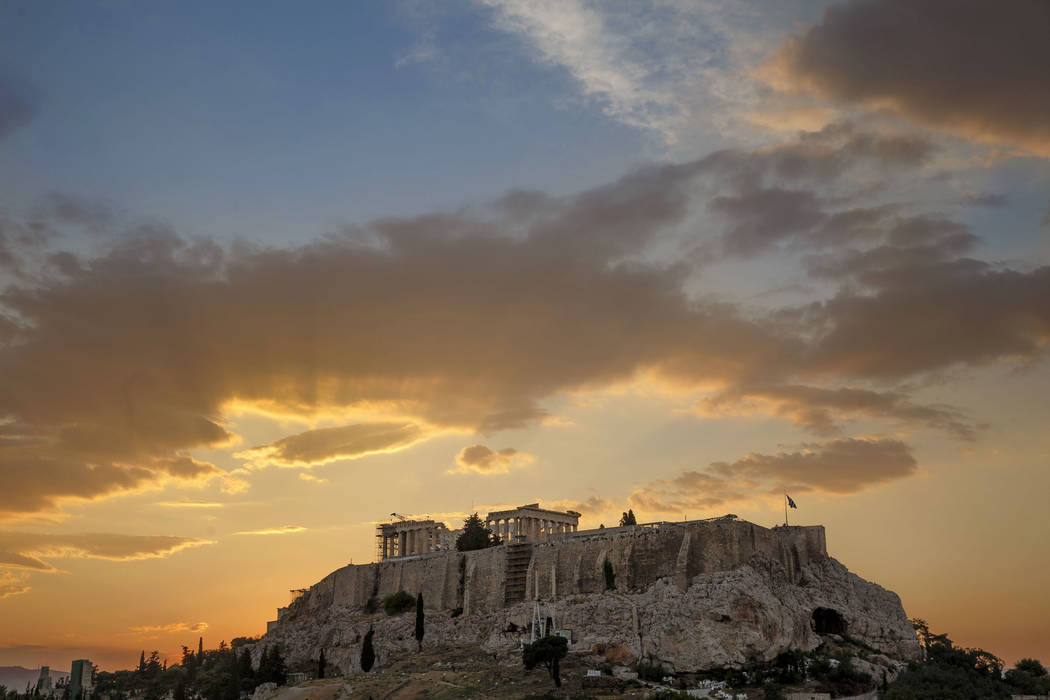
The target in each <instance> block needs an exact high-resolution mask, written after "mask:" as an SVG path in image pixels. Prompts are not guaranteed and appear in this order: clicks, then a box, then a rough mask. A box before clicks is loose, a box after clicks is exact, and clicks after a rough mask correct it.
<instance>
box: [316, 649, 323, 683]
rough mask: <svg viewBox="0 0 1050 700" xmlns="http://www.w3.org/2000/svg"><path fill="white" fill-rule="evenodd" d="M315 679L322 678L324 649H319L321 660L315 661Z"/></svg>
mask: <svg viewBox="0 0 1050 700" xmlns="http://www.w3.org/2000/svg"><path fill="white" fill-rule="evenodd" d="M317 677H318V678H324V647H321V658H320V659H318V660H317Z"/></svg>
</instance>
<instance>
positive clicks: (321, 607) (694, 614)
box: [254, 518, 922, 673]
mask: <svg viewBox="0 0 1050 700" xmlns="http://www.w3.org/2000/svg"><path fill="white" fill-rule="evenodd" d="M399 590H404V591H407V592H408V593H410V594H412V595H413V596H415V595H416V594H417V593H420V592H422V593H423V596H424V601H425V605H426V609H427V616H426V643H427V644H434V645H477V646H479V647H480V648H481V649H482V650H484V651H485V652H488V653H492V654H495V655H497V656H502V655H507V654H514V653H516V652H517V650H518V648H519V646H520V642H521V640H522V638H525V639H526V641H527V640H528V637H529V632H530V625H531V624H532V620H533V617H534V613H535V611H536V610H537V604H539V610H540V611H541V614H542V616H543V617H544V618H546V617H550V618H552V621H553V623H554V624H555V626H556V627H557V628H558V629H560V630H564V631H566V632H565V633H566V634H569V635H571V640H572V648H573V649H576V650H587V651H593V650H604V651H606V653H612V654H614V655H615V656H616V657H617V658H616V660H617V661H618V662H620V663H630V662H631V661H633V660H636V659H640V658H646V659H651V660H653V661H655V662H659V663H661V664H663V665H664V666H665V667H666V668H667V669H668V670H674V671H677V672H683V671H701V670H708V669H714V668H727V667H732V668H740V667H744V666H749V665H755V664H762V663H766V662H769V661H772V660H773V659H775V658H776V657H777V655H778V654H780V653H782V652H784V651H788V650H801V651H809V650H812V649H814V648H816V647H817V646H819V645H820V643H821V637H822V635H831V634H833V635H840V636H848V637H849V638H850V639H852V640H854V641H856V642H858V643H860V644H863V645H866V646H868V647H870V648H872V649H874V650H877V651H878V652H880V653H881V654H884V655H885V656H886V657H889V659H896V660H912V659H918V658H920V657H921V654H922V651H921V648H920V646H919V644H918V641H917V639H916V636H915V632H914V630H913V629H912V626H911V624H910V623H909V622H908V619H907V617H906V616H905V614H904V610H903V608H902V607H901V602H900V598H898V597H897V595H896V594H895V593H893V592H891V591H888V590H886V589H884V588H882V587H881V586H878V585H876V584H874V583H871V582H868V581H865V580H863V579H861V578H860V577H858V576H856V575H854V574H852V573H850V572H849V571H847V570H846V568H845V567H844V566H842V564H840V563H839V562H837V561H835V560H834V559H832V558H831V557H829V556H828V554H827V551H826V546H825V536H824V528H823V527H822V526H816V527H777V528H772V529H769V528H764V527H761V526H758V525H755V524H753V523H748V522H744V521H739V520H735V519H732V518H723V519H718V520H714V521H693V522H685V523H660V524H659V525H657V526H648V527H642V526H634V527H625V528H610V529H608V530H598V531H590V532H579V533H572V534H568V535H565V536H564V537H561V538H557V539H554V540H553V541H550V542H547V543H544V544H537V545H505V546H500V547H493V548H490V549H486V550H480V551H476V552H438V553H433V554H427V555H421V556H417V557H406V558H402V559H397V560H386V561H383V562H381V563H378V564H364V565H354V566H347V567H344V568H342V569H339V570H337V571H335V572H333V573H332V574H329V575H328V576H326V577H325V578H324V579H323V580H321V581H320V582H318V583H317V584H315V585H314V586H312V587H310V589H308V590H307V592H306V593H305V594H304V595H303V596H302V597H301V598H299V599H298V600H297V601H296V602H295V603H293V604H292V605H291V606H290V607H289V608H288V609H287V610H285V611H283V614H281V615H280V616H279V619H278V620H277V621H275V622H272V623H270V624H269V628H268V631H267V634H266V635H265V637H264V638H263V639H262V641H261V643H260V644H258V645H256V648H255V650H254V654H255V656H256V657H258V655H260V654H261V653H262V650H263V648H264V647H266V646H267V645H269V644H275V643H276V644H280V645H281V648H282V650H283V652H284V655H285V657H286V658H287V659H288V660H289V661H291V662H292V663H295V662H297V661H306V660H309V659H316V658H317V657H318V655H319V654H320V650H321V648H324V650H325V655H326V658H327V659H328V661H329V663H332V664H335V665H337V666H338V667H339V668H341V669H342V670H343V671H344V672H346V673H351V672H354V671H357V670H360V669H359V666H358V663H359V662H358V660H359V659H360V653H361V644H362V639H363V637H364V635H365V633H366V632H367V631H368V629H369V628H372V629H374V630H375V635H374V644H375V649H376V655H377V664H378V665H380V666H382V665H383V664H384V663H389V662H391V661H393V660H395V659H396V658H398V657H399V656H400V655H403V654H406V653H410V652H412V651H414V649H415V639H414V636H413V626H414V616H413V615H401V616H387V615H385V614H384V613H383V612H382V609H381V608H380V609H379V611H378V612H369V611H370V610H374V609H375V607H374V606H375V602H376V601H379V600H381V599H382V598H383V597H384V596H386V595H389V594H391V593H395V592H397V591H399ZM370 601H371V602H370ZM610 650H611V651H610ZM256 660H257V659H256Z"/></svg>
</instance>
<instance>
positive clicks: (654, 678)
mask: <svg viewBox="0 0 1050 700" xmlns="http://www.w3.org/2000/svg"><path fill="white" fill-rule="evenodd" d="M634 670H635V672H637V673H638V677H639V678H640V679H642V680H643V681H649V682H650V683H660V682H661V681H663V679H664V676H666V675H667V674H666V673H664V668H663V666H661V665H660V664H654V663H653V662H652V661H647V660H646V659H639V660H638V663H636V664H635V665H634Z"/></svg>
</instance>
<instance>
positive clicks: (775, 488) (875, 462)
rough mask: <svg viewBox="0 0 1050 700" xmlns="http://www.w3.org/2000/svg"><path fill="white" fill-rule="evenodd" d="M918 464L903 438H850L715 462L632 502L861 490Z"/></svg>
mask: <svg viewBox="0 0 1050 700" xmlns="http://www.w3.org/2000/svg"><path fill="white" fill-rule="evenodd" d="M916 469H917V462H916V461H915V458H914V457H913V456H912V454H911V450H910V449H909V448H908V446H907V445H906V444H904V443H903V442H900V441H899V440H894V439H889V438H867V439H860V438H844V439H840V440H833V441H831V442H826V443H822V444H807V445H804V446H803V447H802V448H801V449H800V450H797V451H794V452H789V451H781V452H777V453H776V454H772V455H767V454H759V453H755V454H750V455H748V456H746V457H743V458H742V459H739V460H736V461H735V462H714V463H712V464H711V465H710V466H708V467H707V468H706V469H705V470H703V471H686V472H682V473H681V474H679V475H678V476H676V477H674V478H673V479H667V480H658V481H653V482H650V483H649V484H646V485H645V486H643V487H641V488H638V489H636V490H635V491H634V492H633V493H632V494H631V497H630V503H631V504H632V505H633V506H634V507H635V508H638V509H639V510H644V511H647V512H661V513H668V512H677V513H682V512H688V511H692V512H694V513H695V512H697V511H703V510H709V509H712V508H718V507H722V506H725V505H727V504H730V503H735V502H744V501H747V500H750V499H753V497H754V496H755V495H761V494H771V493H782V492H783V491H785V490H788V491H793V492H796V493H805V492H819V493H829V494H836V495H844V494H850V493H856V492H857V491H861V490H864V489H866V488H870V487H872V486H876V485H879V484H884V483H887V482H889V481H893V480H895V479H901V478H904V477H907V476H911V475H912V474H914V473H915V472H916Z"/></svg>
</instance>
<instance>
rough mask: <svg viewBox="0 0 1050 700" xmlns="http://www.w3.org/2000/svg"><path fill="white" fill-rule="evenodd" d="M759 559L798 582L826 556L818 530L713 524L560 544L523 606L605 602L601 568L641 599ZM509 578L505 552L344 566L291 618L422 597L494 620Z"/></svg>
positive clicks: (539, 556)
mask: <svg viewBox="0 0 1050 700" xmlns="http://www.w3.org/2000/svg"><path fill="white" fill-rule="evenodd" d="M758 552H762V553H765V554H768V555H769V556H770V557H771V558H773V559H774V560H776V561H778V562H779V563H780V564H781V565H782V566H783V567H784V570H785V571H786V572H787V574H788V577H789V578H790V580H791V581H793V582H794V581H797V580H798V577H799V575H800V572H801V569H802V567H804V566H805V565H806V564H807V563H808V562H810V561H812V560H815V559H820V558H823V557H827V549H826V544H825V537H824V528H823V526H819V525H818V526H811V527H777V528H773V529H768V528H764V527H761V526H759V525H755V524H753V523H749V522H745V521H738V520H718V521H694V522H687V523H661V524H660V525H659V526H658V527H623V528H609V529H607V530H592V531H589V532H579V533H573V534H567V535H562V536H560V537H557V538H556V539H555V540H554V541H551V542H547V543H544V544H539V545H536V546H535V548H534V549H533V554H532V561H531V563H530V565H529V573H528V580H527V585H526V598H546V597H550V596H563V595H570V594H577V593H601V592H602V591H605V590H606V587H607V580H606V575H605V562H607V561H608V562H609V564H610V565H611V567H612V573H613V579H614V580H613V581H612V583H613V589H614V590H616V591H618V592H621V593H626V592H631V591H640V590H643V589H645V588H647V587H649V586H650V585H652V584H653V583H655V582H656V581H657V580H658V579H661V578H667V579H669V580H671V581H672V582H674V584H675V585H676V586H677V587H678V588H679V589H680V590H685V589H687V588H688V587H689V585H690V584H691V583H692V581H693V579H694V578H695V577H696V576H698V575H700V574H706V573H711V572H715V571H729V570H732V569H735V568H737V567H739V566H741V565H743V564H744V563H745V562H746V561H747V560H748V559H749V558H750V557H751V556H752V555H754V554H756V553H758ZM505 574H506V551H505V547H492V548H489V549H484V550H478V551H474V552H435V553H432V554H425V555H420V556H417V557H409V558H405V559H397V560H392V561H391V560H387V561H383V562H381V563H378V564H356V565H350V566H344V567H343V568H341V569H338V570H336V571H334V572H332V573H331V574H329V575H328V576H326V577H324V578H323V579H322V580H321V581H319V582H317V583H316V584H314V585H313V586H311V587H310V589H309V590H308V591H307V593H306V594H305V595H304V596H303V597H302V598H301V599H300V600H299V601H297V602H296V603H295V604H294V605H293V606H292V610H291V611H290V612H291V613H292V614H293V615H298V614H303V613H309V614H313V613H316V612H317V611H319V610H323V609H325V608H329V607H332V606H336V607H363V606H364V605H365V604H366V603H367V602H368V600H369V599H370V598H372V597H373V596H376V597H377V598H378V599H379V600H382V598H383V597H385V596H387V595H390V594H392V593H396V592H397V591H401V590H404V591H407V592H409V593H411V594H413V595H415V594H416V593H420V592H422V593H423V600H424V603H425V604H426V607H427V608H428V609H431V610H454V609H456V608H462V609H463V611H464V612H465V613H467V614H471V613H484V612H492V611H494V610H498V609H500V608H502V607H503V606H504V586H505Z"/></svg>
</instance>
